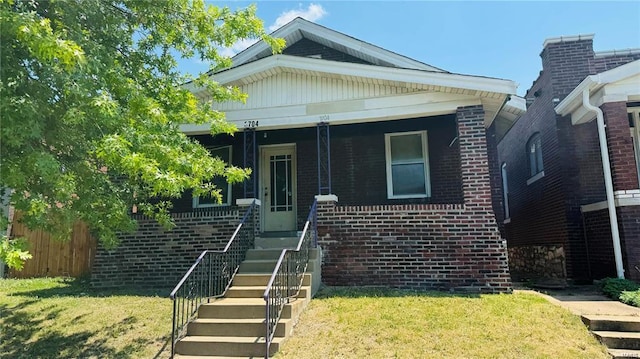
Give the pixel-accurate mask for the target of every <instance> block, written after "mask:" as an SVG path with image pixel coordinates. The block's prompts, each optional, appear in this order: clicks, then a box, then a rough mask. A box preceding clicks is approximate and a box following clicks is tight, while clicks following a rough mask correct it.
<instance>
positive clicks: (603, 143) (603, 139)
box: [582, 75, 624, 279]
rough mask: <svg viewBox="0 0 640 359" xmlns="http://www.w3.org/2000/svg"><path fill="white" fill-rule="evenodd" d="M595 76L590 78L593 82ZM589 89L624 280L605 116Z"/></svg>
mask: <svg viewBox="0 0 640 359" xmlns="http://www.w3.org/2000/svg"><path fill="white" fill-rule="evenodd" d="M592 77H593V75H592V76H589V78H590V80H592V81H593V78H592ZM599 80H600V76H599V75H596V81H593V83H600V81H599ZM589 87H590V86H587V87H586V88H584V89H583V90H582V106H584V108H585V109H587V110H588V111H591V112H595V113H596V121H597V124H598V139H599V141H600V156H601V157H602V170H603V172H604V187H605V191H606V193H607V209H608V210H609V225H610V226H611V238H612V239H613V256H614V258H615V262H616V273H617V275H618V278H622V279H624V266H623V264H622V250H621V246H620V232H619V230H618V215H617V213H616V204H615V198H614V196H613V180H612V178H611V162H610V160H609V146H608V144H607V135H606V132H605V125H604V114H603V113H602V110H601V109H600V108H599V107H596V106H594V105H592V104H591V103H590V102H589Z"/></svg>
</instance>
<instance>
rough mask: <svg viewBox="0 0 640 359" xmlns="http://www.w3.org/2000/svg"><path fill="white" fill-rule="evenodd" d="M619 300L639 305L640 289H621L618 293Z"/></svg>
mask: <svg viewBox="0 0 640 359" xmlns="http://www.w3.org/2000/svg"><path fill="white" fill-rule="evenodd" d="M620 301H621V302H622V303H626V304H629V305H633V306H634V307H640V289H639V290H635V291H623V292H622V294H620Z"/></svg>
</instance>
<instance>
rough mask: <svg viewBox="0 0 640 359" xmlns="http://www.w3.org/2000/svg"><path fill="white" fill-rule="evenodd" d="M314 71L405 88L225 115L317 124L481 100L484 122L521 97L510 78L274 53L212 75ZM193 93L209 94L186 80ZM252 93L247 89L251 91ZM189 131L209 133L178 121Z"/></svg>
mask: <svg viewBox="0 0 640 359" xmlns="http://www.w3.org/2000/svg"><path fill="white" fill-rule="evenodd" d="M285 73H286V74H295V75H302V76H314V77H319V78H323V79H324V78H326V79H331V80H336V81H343V82H350V83H358V84H369V85H379V86H388V87H395V88H399V89H403V90H406V91H405V92H404V93H392V94H373V95H368V96H364V97H358V98H344V99H343V98H334V99H332V100H330V101H328V100H325V101H323V100H322V99H320V98H318V99H315V100H314V101H309V102H305V103H295V104H290V103H283V104H278V105H275V106H268V107H265V106H254V107H251V106H245V107H237V106H236V107H235V108H224V105H223V104H221V107H220V110H221V111H223V112H225V113H226V117H227V120H228V121H230V122H232V123H234V124H235V125H236V126H237V127H238V128H243V127H246V126H245V121H252V120H259V121H260V128H261V129H278V128H296V127H309V126H315V125H316V124H317V123H319V122H328V123H330V124H348V123H360V122H371V121H384V120H395V119H403V118H415V117H426V116H437V115H443V114H451V113H455V111H456V109H457V108H458V107H462V106H471V105H480V104H482V105H483V106H484V109H485V125H486V126H487V127H488V126H489V125H491V123H492V122H493V121H494V120H495V118H496V117H497V116H498V114H499V113H503V114H504V116H505V117H507V118H508V117H510V116H512V115H513V113H511V114H510V113H509V111H514V108H515V109H516V110H519V109H520V107H522V108H524V106H520V105H519V102H518V101H517V100H516V101H511V102H510V101H509V100H510V98H511V95H514V94H515V93H516V87H517V85H516V84H515V83H514V82H513V81H509V80H502V79H495V78H488V77H480V76H470V75H461V74H453V73H446V72H437V71H427V70H418V69H406V68H390V67H383V66H375V65H366V64H355V63H346V62H337V61H329V60H324V59H315V58H303V57H297V56H288V55H274V56H270V57H266V58H262V59H259V60H256V61H253V62H250V63H247V64H244V65H242V66H238V67H233V68H230V69H227V70H224V71H221V72H219V73H216V74H215V75H214V79H215V80H216V81H217V82H218V83H219V84H221V85H227V86H240V87H242V86H248V85H250V84H254V83H257V82H259V81H262V80H265V79H269V78H273V77H274V76H278V75H281V74H285ZM186 86H187V88H188V89H189V90H191V91H192V92H194V93H195V94H196V95H197V96H199V97H202V98H206V96H207V94H206V93H205V92H203V91H202V90H201V89H198V88H195V87H194V85H193V84H187V85H186ZM249 95H250V96H251V94H249ZM181 130H182V131H183V132H185V133H189V134H202V133H208V131H209V128H208V126H207V125H198V126H197V125H182V126H181Z"/></svg>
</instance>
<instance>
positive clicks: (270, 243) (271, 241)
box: [254, 237, 300, 249]
mask: <svg viewBox="0 0 640 359" xmlns="http://www.w3.org/2000/svg"><path fill="white" fill-rule="evenodd" d="M299 240H300V238H299V237H275V238H262V237H260V238H256V239H255V242H254V247H255V248H256V249H273V248H279V249H282V248H294V247H295V246H297V245H298V241H299Z"/></svg>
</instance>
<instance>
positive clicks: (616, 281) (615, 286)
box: [600, 278, 640, 300]
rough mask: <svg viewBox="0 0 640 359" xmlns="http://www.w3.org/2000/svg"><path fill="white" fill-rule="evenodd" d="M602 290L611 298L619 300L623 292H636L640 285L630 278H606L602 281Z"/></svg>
mask: <svg viewBox="0 0 640 359" xmlns="http://www.w3.org/2000/svg"><path fill="white" fill-rule="evenodd" d="M600 285H601V288H602V292H603V293H604V294H605V295H606V296H608V297H609V298H612V299H616V300H619V299H620V295H621V294H622V292H625V291H626V292H635V291H638V290H640V285H639V284H638V283H636V282H632V281H630V280H628V279H620V278H605V279H603V280H602V281H601V282H600Z"/></svg>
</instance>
